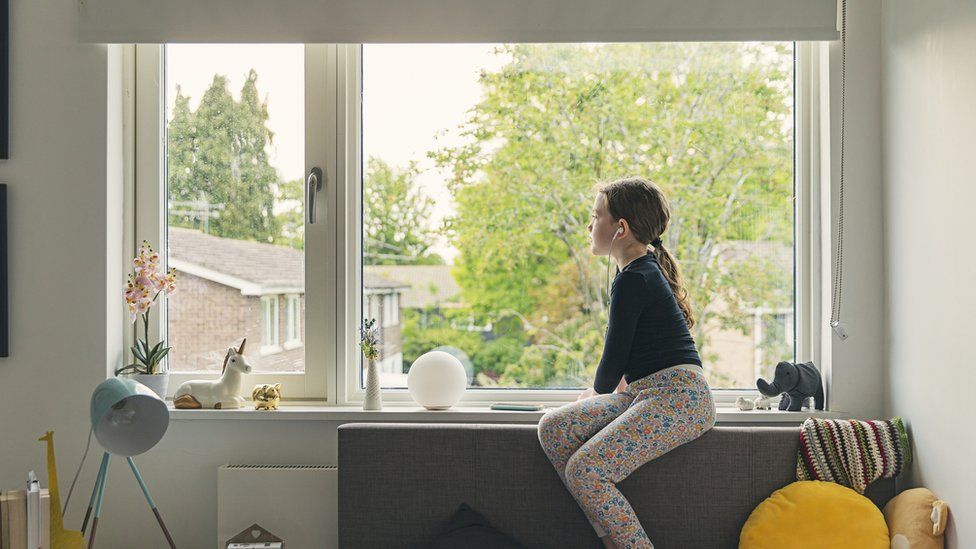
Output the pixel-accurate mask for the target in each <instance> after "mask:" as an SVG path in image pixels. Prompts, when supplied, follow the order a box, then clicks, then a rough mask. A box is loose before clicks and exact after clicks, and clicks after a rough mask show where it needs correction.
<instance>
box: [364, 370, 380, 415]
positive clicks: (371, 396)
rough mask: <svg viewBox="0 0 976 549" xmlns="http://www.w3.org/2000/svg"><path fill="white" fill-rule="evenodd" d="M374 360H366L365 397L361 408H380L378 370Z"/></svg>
mask: <svg viewBox="0 0 976 549" xmlns="http://www.w3.org/2000/svg"><path fill="white" fill-rule="evenodd" d="M378 368H379V367H378V366H377V365H376V361H375V360H368V361H367V364H366V398H365V400H363V410H382V409H383V398H382V393H381V392H380V372H379V370H378Z"/></svg>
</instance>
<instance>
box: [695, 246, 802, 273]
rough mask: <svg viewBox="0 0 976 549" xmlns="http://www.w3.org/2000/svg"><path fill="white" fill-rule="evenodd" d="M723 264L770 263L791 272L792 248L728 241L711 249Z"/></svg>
mask: <svg viewBox="0 0 976 549" xmlns="http://www.w3.org/2000/svg"><path fill="white" fill-rule="evenodd" d="M712 253H713V254H715V255H717V256H719V261H720V262H721V263H723V264H731V263H738V262H739V261H745V260H750V261H756V260H767V261H771V262H772V264H773V265H775V266H776V267H777V268H780V269H783V270H786V271H792V270H793V246H790V245H787V244H783V243H781V242H773V241H769V240H759V241H756V240H729V241H726V242H720V243H718V244H716V245H715V247H714V248H713V249H712Z"/></svg>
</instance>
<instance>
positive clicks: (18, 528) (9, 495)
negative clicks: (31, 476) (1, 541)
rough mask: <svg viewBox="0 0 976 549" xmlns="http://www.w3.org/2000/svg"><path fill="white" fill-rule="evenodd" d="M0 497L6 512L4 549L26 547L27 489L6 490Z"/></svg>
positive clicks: (22, 548)
mask: <svg viewBox="0 0 976 549" xmlns="http://www.w3.org/2000/svg"><path fill="white" fill-rule="evenodd" d="M0 498H2V500H3V501H2V505H3V507H4V508H5V509H6V514H7V520H6V521H5V522H4V526H5V528H4V532H7V533H8V534H9V537H8V538H7V539H8V541H9V543H8V545H6V546H4V549H27V490H8V491H6V492H4V493H3V495H2V496H0Z"/></svg>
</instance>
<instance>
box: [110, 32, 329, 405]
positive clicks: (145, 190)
mask: <svg viewBox="0 0 976 549" xmlns="http://www.w3.org/2000/svg"><path fill="white" fill-rule="evenodd" d="M163 56H164V47H163V46H162V45H160V44H129V45H124V46H123V63H124V67H123V68H124V71H125V75H124V81H125V82H126V83H127V85H128V86H129V87H130V90H131V93H127V94H125V95H124V102H125V104H124V106H123V113H124V114H123V116H124V123H125V132H126V136H125V139H126V141H127V142H128V143H131V150H132V153H131V154H128V155H126V164H127V165H126V171H125V177H126V188H125V193H126V196H125V203H126V206H127V212H128V213H129V214H130V215H127V218H126V234H125V240H124V241H125V242H126V246H125V247H126V248H127V249H126V258H125V259H124V261H126V262H128V261H130V260H131V257H132V254H134V253H135V247H136V246H137V243H138V242H141V241H142V239H147V240H149V241H150V242H152V243H153V244H154V246H155V248H156V249H157V250H158V251H159V253H160V256H161V258H162V260H163V264H164V265H165V264H167V261H168V258H167V257H166V240H165V239H166V231H165V228H166V215H165V212H164V209H165V205H166V194H165V190H166V185H165V182H166V180H165V166H166V164H165V156H164V155H165V151H166V149H165V144H166V134H165V127H166V126H165V108H164V107H165V102H164V97H163V93H164V90H165V88H164V75H163V70H164V68H165V63H164V59H163ZM335 65H336V46H335V45H330V44H306V45H305V89H306V93H305V173H306V174H307V173H309V171H310V169H311V168H312V167H313V166H318V167H321V169H322V171H323V173H324V177H323V179H324V180H325V181H324V184H323V187H322V190H321V191H319V192H318V194H317V195H316V203H317V215H318V217H317V221H316V223H315V224H313V225H308V224H307V223H306V227H305V244H306V249H305V294H304V295H305V329H306V332H310V333H314V334H317V335H318V337H314V338H311V339H310V340H309V341H307V342H305V343H304V347H305V371H304V372H275V373H251V374H245V375H244V376H243V377H244V380H243V382H242V386H244V387H249V386H253V385H256V384H261V383H268V384H274V383H281V392H282V395H284V399H285V400H296V401H297V400H305V401H322V400H323V399H327V397H328V394H327V388H328V387H333V386H334V385H335V375H334V372H335V371H336V362H335V353H334V352H330V350H332V349H334V348H335V345H334V342H335V329H336V324H335V320H334V319H335V316H336V315H335V311H336V299H335V297H336V295H335V291H334V288H335V278H334V277H335V271H334V270H333V269H332V268H331V265H332V264H331V262H330V261H328V259H327V258H328V257H334V256H335V252H336V238H335V232H336V225H335V224H336V217H335V215H333V214H332V213H331V212H333V211H334V209H335V196H336V185H335V184H334V182H335V181H336V172H335V168H336V162H335V142H336V135H335V113H336V109H335V108H334V106H335V101H336V95H335V77H334V74H335ZM329 75H333V76H329ZM308 90H316V92H315V93H314V94H313V93H308ZM126 264H128V263H126ZM177 291H179V282H178V281H177ZM160 299H161V300H163V299H164V297H163V296H160ZM164 305H165V300H164V301H162V303H160V306H156V307H154V308H153V309H152V310H151V321H150V338H151V339H152V340H153V341H159V340H160V338H165V337H166V307H165V306H164ZM242 335H243V334H242ZM136 337H137V336H136V334H135V332H134V329H133V328H132V327H131V326H127V327H126V329H125V331H124V332H123V340H124V344H125V348H126V349H128V348H129V346H131V345H132V342H133V341H134V339H135V338H136ZM167 360H168V357H167ZM167 367H168V363H167ZM217 377H219V372H218V373H214V372H184V371H179V372H170V382H169V387H168V392H167V396H168V397H169V398H172V396H173V393H174V392H175V391H176V389H177V388H179V386H180V384H181V383H183V382H184V381H187V380H190V379H214V378H217ZM333 402H334V401H333Z"/></svg>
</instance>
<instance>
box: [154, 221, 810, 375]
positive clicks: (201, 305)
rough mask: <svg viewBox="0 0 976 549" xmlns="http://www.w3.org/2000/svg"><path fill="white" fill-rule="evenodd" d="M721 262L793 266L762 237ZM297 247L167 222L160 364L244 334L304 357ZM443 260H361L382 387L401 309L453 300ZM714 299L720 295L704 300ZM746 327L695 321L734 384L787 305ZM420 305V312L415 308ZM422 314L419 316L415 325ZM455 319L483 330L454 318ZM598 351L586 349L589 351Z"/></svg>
mask: <svg viewBox="0 0 976 549" xmlns="http://www.w3.org/2000/svg"><path fill="white" fill-rule="evenodd" d="M714 253H716V254H718V255H719V256H720V257H719V260H720V262H721V263H726V262H734V261H739V260H743V259H748V258H750V257H765V258H767V259H769V260H772V261H773V263H774V265H775V266H776V268H782V269H784V270H787V271H792V269H793V250H792V248H791V247H789V246H784V245H777V244H770V243H763V242H730V243H723V244H722V245H720V246H718V247H716V249H715V252H714ZM303 260H304V255H303V253H302V252H301V251H300V250H296V249H294V248H289V247H284V246H277V245H272V244H265V243H260V242H252V241H245V240H236V239H231V238H221V237H217V236H213V235H208V234H204V233H202V232H200V231H198V230H192V229H184V228H179V227H171V228H170V229H169V265H170V266H171V267H175V268H176V270H177V271H178V273H179V275H178V276H179V291H178V292H176V293H175V294H173V295H172V296H170V298H169V301H168V310H167V312H168V315H169V336H168V338H169V339H168V341H169V344H170V345H172V346H173V350H172V351H170V353H171V354H170V367H171V368H172V369H173V370H174V371H194V370H218V369H219V368H220V363H221V361H222V360H223V352H224V350H226V348H227V346H229V345H231V344H233V343H234V342H235V341H239V340H240V338H241V337H245V336H246V337H247V338H248V346H247V349H246V351H245V354H246V355H247V356H248V359H249V360H250V361H251V364H252V365H253V366H254V367H255V368H256V369H259V370H262V371H279V372H285V371H300V370H301V369H302V368H303V359H304V348H303V347H304V341H305V326H304V308H305V294H304V278H303ZM451 269H452V267H451V266H450V265H368V266H366V267H365V269H364V275H363V276H364V283H363V286H364V292H363V293H364V296H363V297H364V303H363V311H364V314H365V315H366V316H367V317H370V318H376V319H377V324H378V327H379V328H380V329H379V340H380V362H379V367H380V368H379V369H380V373H381V374H382V375H383V383H384V385H386V386H394V385H395V386H406V374H405V373H403V338H402V333H401V324H400V310H401V308H412V309H419V310H421V311H426V310H428V309H429V308H431V307H434V308H440V309H447V308H456V307H460V306H461V304H460V303H459V298H460V292H461V289H460V287H459V286H458V285H457V283H456V282H455V280H454V278H453V277H452V276H451ZM711 306H713V307H716V308H717V310H722V309H723V308H724V305H723V303H721V301H716V302H714V303H712V304H711ZM750 313H751V314H752V316H753V318H752V319H751V322H752V323H753V324H752V325H753V330H752V334H750V335H746V334H743V333H742V332H740V331H738V330H723V329H722V328H721V327H720V326H719V325H718V323H717V322H716V321H712V322H711V323H709V325H707V326H706V327H705V329H706V330H707V331H708V333H709V335H710V338H711V339H710V343H709V347H708V351H709V352H716V353H718V356H719V359H718V360H717V361H715V362H714V363H712V364H710V367H711V368H714V369H716V370H718V371H721V372H723V373H724V374H726V375H727V376H728V377H729V378H731V379H732V380H733V383H734V385H735V386H739V387H751V386H753V385H754V384H755V380H756V377H759V376H761V375H764V369H768V368H770V367H772V366H775V364H776V362H778V361H779V360H784V359H786V358H788V357H785V356H784V357H764V356H762V349H761V346H760V344H761V342H762V337H763V333H762V332H763V329H764V326H768V325H769V315H772V317H773V318H774V320H775V321H776V322H781V323H782V332H783V335H782V337H784V338H785V341H784V342H783V343H784V344H786V345H789V346H792V342H793V329H792V326H793V310H792V309H791V308H788V309H783V310H771V309H770V310H767V309H760V308H754V309H751V310H750ZM424 314H426V313H424ZM423 324H424V318H423V317H421V326H423ZM455 324H456V325H455V326H454V327H455V328H457V329H465V330H471V331H480V332H485V333H486V335H489V336H490V333H491V329H492V326H491V324H490V323H489V324H488V325H485V326H479V325H476V324H474V323H473V321H469V322H468V323H466V324H465V323H457V322H455ZM598 358H599V357H596V358H595V360H597V359H598Z"/></svg>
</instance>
